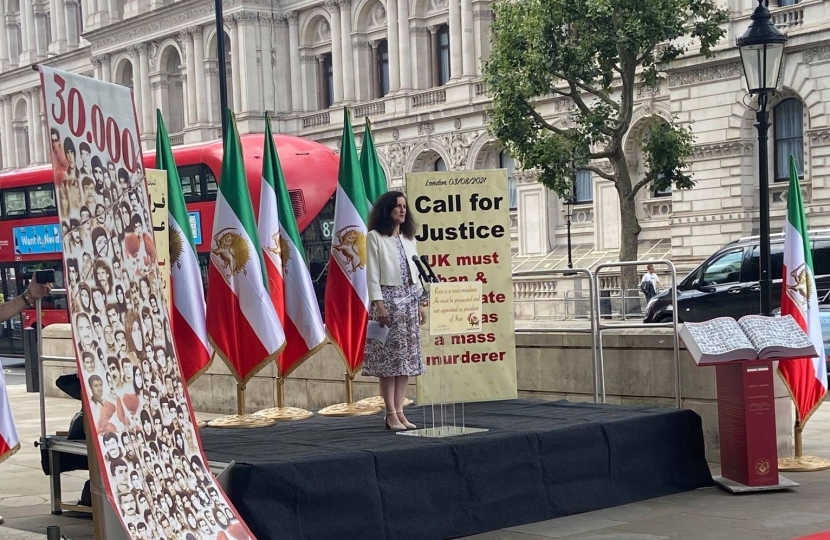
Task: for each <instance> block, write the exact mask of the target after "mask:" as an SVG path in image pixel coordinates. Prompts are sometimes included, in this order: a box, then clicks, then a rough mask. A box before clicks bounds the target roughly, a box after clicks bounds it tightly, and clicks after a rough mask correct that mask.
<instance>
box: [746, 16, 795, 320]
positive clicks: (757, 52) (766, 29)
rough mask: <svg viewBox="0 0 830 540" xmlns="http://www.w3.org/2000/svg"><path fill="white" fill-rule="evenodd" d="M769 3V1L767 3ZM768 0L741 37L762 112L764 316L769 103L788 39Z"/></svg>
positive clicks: (766, 306)
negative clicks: (771, 12)
mask: <svg viewBox="0 0 830 540" xmlns="http://www.w3.org/2000/svg"><path fill="white" fill-rule="evenodd" d="M766 3H768V0H767V2H766ZM764 4H765V0H758V7H756V8H755V11H754V12H753V13H752V22H751V23H750V24H749V28H747V29H746V32H744V34H743V35H742V36H741V37H739V38H738V42H737V45H738V49H739V50H740V51H741V62H742V63H743V67H744V76H745V77H746V86H747V89H748V90H749V94H750V95H756V94H757V95H758V110H757V111H756V116H755V119H756V121H757V123H756V124H755V126H756V127H757V128H758V161H759V164H758V165H759V170H758V180H759V181H760V183H761V186H760V188H761V189H760V196H761V208H760V214H761V215H760V220H761V227H760V229H761V231H760V232H761V242H760V244H761V245H760V247H761V261H760V262H761V280H760V285H761V314H762V315H771V307H770V292H771V291H770V289H771V283H772V281H771V279H770V277H771V276H770V254H769V252H770V247H769V166H768V157H767V131H769V114H768V113H767V100H768V98H769V95H770V94H773V93H775V91H776V88H777V87H778V76H779V73H780V71H781V61H782V60H783V58H784V45H785V44H786V43H787V36H786V35H784V34H783V33H781V32H780V31H779V30H778V28H776V27H775V25H774V24H773V23H772V17H771V16H770V12H769V9H768V8H767V7H766V5H764Z"/></svg>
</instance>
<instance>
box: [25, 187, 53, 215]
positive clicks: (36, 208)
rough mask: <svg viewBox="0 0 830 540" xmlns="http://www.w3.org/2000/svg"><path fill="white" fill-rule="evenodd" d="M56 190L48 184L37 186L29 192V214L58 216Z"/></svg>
mask: <svg viewBox="0 0 830 540" xmlns="http://www.w3.org/2000/svg"><path fill="white" fill-rule="evenodd" d="M57 213H58V207H57V206H56V205H55V188H54V187H53V186H50V185H48V184H45V185H41V186H35V187H33V188H32V189H31V191H29V214H31V215H33V216H49V215H57Z"/></svg>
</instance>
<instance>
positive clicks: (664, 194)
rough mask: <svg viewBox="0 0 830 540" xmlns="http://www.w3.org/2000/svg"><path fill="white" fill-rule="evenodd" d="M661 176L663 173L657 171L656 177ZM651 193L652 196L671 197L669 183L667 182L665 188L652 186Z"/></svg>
mask: <svg viewBox="0 0 830 540" xmlns="http://www.w3.org/2000/svg"><path fill="white" fill-rule="evenodd" d="M662 177H663V173H658V174H657V178H658V179H659V178H662ZM651 195H652V196H653V197H671V184H669V187H667V188H665V189H656V188H652V190H651Z"/></svg>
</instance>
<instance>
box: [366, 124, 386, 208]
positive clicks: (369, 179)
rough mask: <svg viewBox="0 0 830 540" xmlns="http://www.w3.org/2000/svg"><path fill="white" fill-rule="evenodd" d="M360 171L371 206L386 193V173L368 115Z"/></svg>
mask: <svg viewBox="0 0 830 540" xmlns="http://www.w3.org/2000/svg"><path fill="white" fill-rule="evenodd" d="M360 172H361V174H363V186H364V188H365V189H366V197H367V198H368V200H369V208H371V207H372V206H373V205H374V204H375V201H376V200H378V197H380V196H381V195H383V194H384V193H386V191H387V185H386V174H384V172H383V167H381V166H380V160H379V159H378V151H377V148H375V141H374V139H373V137H372V126H371V123H370V122H369V118H368V117H366V129H365V130H364V131H363V146H362V147H361V148H360Z"/></svg>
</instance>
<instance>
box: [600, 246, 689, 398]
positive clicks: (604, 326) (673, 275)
mask: <svg viewBox="0 0 830 540" xmlns="http://www.w3.org/2000/svg"><path fill="white" fill-rule="evenodd" d="M649 264H653V265H662V266H665V267H668V269H669V271H670V272H671V278H672V283H677V270H676V269H675V267H674V264H672V262H671V261H667V260H663V259H657V260H653V261H625V262H613V263H603V264H599V265H597V267H596V268H595V269H594V275H593V279H594V283H593V286H592V290H595V291H596V290H598V289H599V273H600V271H601V270H602V269H603V268H622V267H629V266H633V267H637V266H646V265H649ZM623 297H625V295H623ZM595 302H596V307H595V309H594V310H592V311H593V313H594V314H595V316H596V321H595V323H594V324H593V325H592V326H595V328H596V352H595V354H596V358H597V361H598V364H599V366H598V371H599V380H600V383H601V392H600V397H601V402H602V403H605V359H604V355H603V351H602V331H603V330H608V329H610V328H649V327H652V328H671V329H672V330H673V334H674V336H673V339H674V398H675V405H676V406H677V408H678V409H682V408H683V402H682V400H681V396H680V337H679V336H678V335H677V287H672V288H671V302H672V322H670V323H636V324H635V323H614V324H605V323H603V322H602V318H601V317H600V315H599V312H600V298H599V297H598V296H597V297H595ZM623 311H625V305H623Z"/></svg>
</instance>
